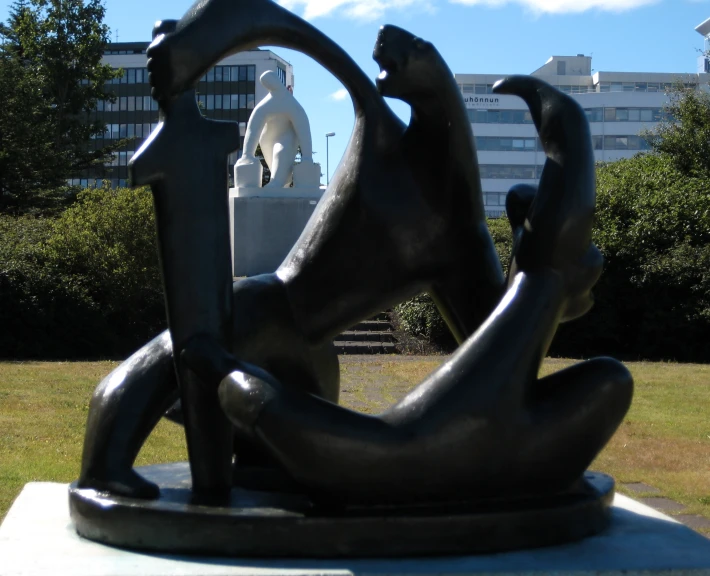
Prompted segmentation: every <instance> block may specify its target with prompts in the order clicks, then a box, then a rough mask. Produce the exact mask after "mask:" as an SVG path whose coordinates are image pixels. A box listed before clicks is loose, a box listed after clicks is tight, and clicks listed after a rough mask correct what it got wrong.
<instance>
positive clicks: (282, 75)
mask: <svg viewBox="0 0 710 576" xmlns="http://www.w3.org/2000/svg"><path fill="white" fill-rule="evenodd" d="M276 74H277V75H278V77H279V79H280V80H281V83H282V84H283V85H284V86H285V85H286V70H284V69H283V68H281V67H280V66H277V67H276ZM247 75H248V71H247V67H246V66H240V67H239V81H240V82H242V81H245V80H246V79H247Z"/></svg>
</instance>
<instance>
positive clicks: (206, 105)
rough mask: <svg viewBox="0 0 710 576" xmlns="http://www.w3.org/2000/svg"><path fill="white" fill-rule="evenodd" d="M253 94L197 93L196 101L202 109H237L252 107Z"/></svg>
mask: <svg viewBox="0 0 710 576" xmlns="http://www.w3.org/2000/svg"><path fill="white" fill-rule="evenodd" d="M254 99H255V96H254V94H199V95H198V96H197V101H198V102H199V103H200V106H201V107H202V108H203V109H204V110H239V109H240V108H246V109H247V110H252V109H253V108H254Z"/></svg>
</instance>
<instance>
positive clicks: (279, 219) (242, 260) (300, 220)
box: [229, 188, 323, 276]
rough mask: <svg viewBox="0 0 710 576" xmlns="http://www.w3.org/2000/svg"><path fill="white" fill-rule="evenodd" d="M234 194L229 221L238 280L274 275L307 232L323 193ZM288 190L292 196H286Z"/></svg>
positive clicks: (263, 190)
mask: <svg viewBox="0 0 710 576" xmlns="http://www.w3.org/2000/svg"><path fill="white" fill-rule="evenodd" d="M232 190H234V192H233V193H232V191H230V197H229V221H230V233H231V241H232V262H233V266H234V269H233V270H234V276H255V275H257V274H266V273H269V272H274V271H275V270H276V269H277V268H278V267H279V265H280V264H281V262H283V260H284V258H286V256H287V255H288V253H289V251H290V250H291V248H292V247H293V245H294V244H295V243H296V240H298V237H299V236H300V235H301V232H303V229H304V228H305V226H306V223H307V222H308V220H309V218H310V217H311V214H313V211H314V210H315V208H316V205H317V204H318V200H320V197H321V195H322V194H323V190H321V189H319V188H316V189H309V190H307V192H308V193H310V196H309V195H307V194H305V192H304V193H301V190H300V189H297V188H287V189H281V190H280V191H279V189H273V190H271V189H269V188H239V189H232ZM284 190H288V191H289V192H290V193H292V196H291V195H289V196H284ZM237 191H238V193H239V195H237ZM296 196H298V197H296Z"/></svg>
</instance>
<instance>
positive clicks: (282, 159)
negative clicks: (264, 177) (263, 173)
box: [266, 131, 298, 188]
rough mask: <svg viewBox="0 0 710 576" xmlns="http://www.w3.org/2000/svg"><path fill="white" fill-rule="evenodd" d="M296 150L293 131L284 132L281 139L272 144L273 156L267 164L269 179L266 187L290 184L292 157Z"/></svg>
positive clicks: (281, 186)
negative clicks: (269, 172)
mask: <svg viewBox="0 0 710 576" xmlns="http://www.w3.org/2000/svg"><path fill="white" fill-rule="evenodd" d="M297 151H298V146H297V143H296V138H295V135H294V134H293V131H291V132H285V133H284V134H283V135H282V138H281V141H280V142H276V143H275V144H274V147H273V156H272V159H271V163H270V164H269V168H270V169H271V180H270V181H269V183H268V184H267V185H266V188H285V187H286V186H289V185H290V184H291V178H292V174H293V165H294V158H295V157H296V152H297ZM267 163H268V161H267Z"/></svg>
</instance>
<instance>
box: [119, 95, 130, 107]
mask: <svg viewBox="0 0 710 576" xmlns="http://www.w3.org/2000/svg"><path fill="white" fill-rule="evenodd" d="M119 102H120V106H121V107H120V108H119V109H120V110H127V109H128V98H126V97H125V96H121V97H120V98H119Z"/></svg>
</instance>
